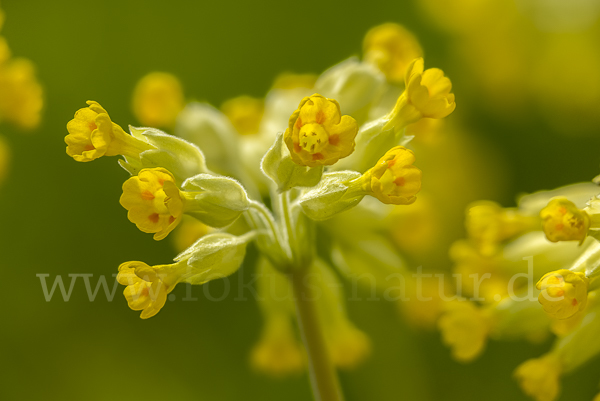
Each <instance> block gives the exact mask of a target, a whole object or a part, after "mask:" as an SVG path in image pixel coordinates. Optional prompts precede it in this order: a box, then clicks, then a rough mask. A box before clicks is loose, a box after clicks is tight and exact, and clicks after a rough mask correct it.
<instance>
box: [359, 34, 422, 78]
mask: <svg viewBox="0 0 600 401" xmlns="http://www.w3.org/2000/svg"><path fill="white" fill-rule="evenodd" d="M363 53H364V58H365V60H366V61H368V62H371V63H373V64H375V65H376V66H377V67H378V68H379V69H380V70H381V71H382V72H383V73H384V74H385V76H386V77H387V79H388V80H389V81H391V82H396V83H404V75H405V73H406V69H407V68H408V66H409V64H410V63H411V61H413V60H414V59H416V58H418V57H422V56H423V50H422V49H421V46H420V45H419V42H418V41H417V38H416V37H415V35H413V34H412V33H411V32H409V31H408V30H407V29H406V28H404V27H403V26H401V25H398V24H394V23H387V24H382V25H378V26H376V27H374V28H371V30H369V32H367V34H366V36H365V39H364V41H363Z"/></svg>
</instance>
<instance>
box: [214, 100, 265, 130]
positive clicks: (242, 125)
mask: <svg viewBox="0 0 600 401" xmlns="http://www.w3.org/2000/svg"><path fill="white" fill-rule="evenodd" d="M264 109H265V105H264V101H263V100H262V99H257V98H253V97H250V96H238V97H235V98H233V99H229V100H227V101H225V102H224V103H223V104H222V105H221V111H222V112H223V114H225V115H226V116H227V118H229V121H231V125H233V127H234V128H235V129H236V131H237V132H238V133H240V134H242V135H254V134H256V133H258V130H259V128H260V122H261V120H262V117H263V113H264Z"/></svg>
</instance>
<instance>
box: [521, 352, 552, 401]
mask: <svg viewBox="0 0 600 401" xmlns="http://www.w3.org/2000/svg"><path fill="white" fill-rule="evenodd" d="M561 370H562V368H561V365H560V362H559V361H558V360H556V359H555V358H553V357H551V356H546V357H542V358H538V359H530V360H528V361H525V362H524V363H522V364H521V365H519V367H517V369H516V370H515V378H516V379H517V380H518V381H519V384H520V385H521V388H522V389H523V392H524V393H525V394H527V395H528V396H530V397H532V398H534V399H535V400H536V401H554V400H555V399H556V398H557V397H558V394H559V393H560V374H561Z"/></svg>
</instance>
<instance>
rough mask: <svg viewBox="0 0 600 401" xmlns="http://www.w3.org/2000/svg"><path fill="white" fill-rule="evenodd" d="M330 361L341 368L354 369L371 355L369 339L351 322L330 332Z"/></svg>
mask: <svg viewBox="0 0 600 401" xmlns="http://www.w3.org/2000/svg"><path fill="white" fill-rule="evenodd" d="M328 349H329V352H330V354H331V361H332V362H333V363H334V365H335V366H337V367H339V368H341V369H354V368H356V367H357V366H358V365H360V364H361V363H362V362H363V361H364V360H365V359H367V358H368V357H369V356H370V355H371V340H369V337H368V336H367V335H366V334H365V333H363V332H362V331H360V330H359V329H357V328H356V327H354V325H352V324H348V325H345V326H344V327H337V328H336V330H335V332H334V333H331V334H330V340H329V344H328Z"/></svg>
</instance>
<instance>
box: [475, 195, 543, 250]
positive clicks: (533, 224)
mask: <svg viewBox="0 0 600 401" xmlns="http://www.w3.org/2000/svg"><path fill="white" fill-rule="evenodd" d="M538 224H539V221H538V219H537V218H535V217H530V216H523V215H521V214H519V213H518V211H516V210H513V209H504V208H502V207H501V206H500V205H498V204H497V203H496V202H491V201H480V202H476V203H473V204H471V205H469V207H468V208H467V219H466V227H467V233H468V235H469V237H470V238H471V239H472V240H473V241H474V242H475V244H477V248H478V249H479V251H480V252H481V254H482V255H492V254H494V253H496V252H497V251H498V247H499V245H500V243H501V242H502V241H505V240H507V239H509V238H511V237H514V236H516V235H518V234H522V233H524V232H525V231H527V230H531V229H534V228H537V227H538Z"/></svg>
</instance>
